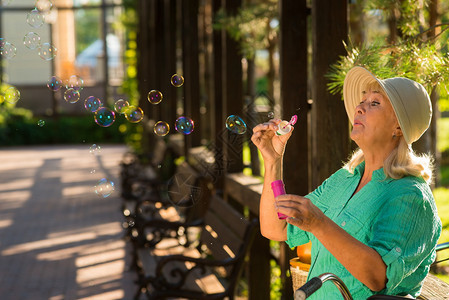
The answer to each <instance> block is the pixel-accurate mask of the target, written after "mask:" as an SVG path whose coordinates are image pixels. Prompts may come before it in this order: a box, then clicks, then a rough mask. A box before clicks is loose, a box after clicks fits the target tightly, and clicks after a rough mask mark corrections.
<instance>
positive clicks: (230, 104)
mask: <svg viewBox="0 0 449 300" xmlns="http://www.w3.org/2000/svg"><path fill="white" fill-rule="evenodd" d="M241 5H242V1H241V0H232V1H231V0H226V1H225V8H226V12H227V13H228V14H229V15H232V14H236V13H237V12H238V9H239V8H240V7H241ZM239 49H240V47H239V44H238V42H237V41H235V40H234V39H233V38H232V37H231V36H230V35H229V34H228V33H225V35H224V53H223V57H222V58H223V65H222V68H223V71H224V74H223V91H222V92H223V107H222V109H223V111H222V112H223V114H224V118H225V119H226V118H227V117H228V116H229V115H239V116H240V117H243V83H242V61H241V60H242V56H241V54H240V50H239ZM221 126H222V128H224V126H225V124H224V123H223V124H222V125H221ZM243 137H244V136H243V135H237V134H235V133H231V132H226V134H225V137H224V138H225V141H224V145H223V149H224V154H225V166H226V170H227V172H230V173H233V172H241V171H242V170H243Z"/></svg>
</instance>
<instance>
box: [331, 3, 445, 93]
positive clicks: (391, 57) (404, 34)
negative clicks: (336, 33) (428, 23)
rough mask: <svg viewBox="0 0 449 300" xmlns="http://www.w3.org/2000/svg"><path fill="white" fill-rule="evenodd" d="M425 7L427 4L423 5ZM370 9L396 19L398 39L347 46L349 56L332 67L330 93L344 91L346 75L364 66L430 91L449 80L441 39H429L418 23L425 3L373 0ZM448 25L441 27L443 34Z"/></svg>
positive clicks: (374, 71) (381, 76)
mask: <svg viewBox="0 0 449 300" xmlns="http://www.w3.org/2000/svg"><path fill="white" fill-rule="evenodd" d="M424 3H425V2H424ZM367 9H377V10H380V11H382V12H383V13H384V15H385V17H386V18H391V17H394V18H396V19H397V22H398V30H399V33H400V34H399V36H400V37H399V38H398V40H397V41H396V42H395V43H394V44H388V43H386V42H385V39H383V40H381V39H379V40H378V41H377V42H375V43H373V44H370V45H362V46H355V45H352V44H351V43H349V44H348V45H347V44H345V48H346V52H347V55H346V56H342V57H340V59H339V60H338V61H337V62H336V63H335V64H333V65H332V66H331V67H330V71H329V73H328V75H327V76H328V78H329V80H330V83H329V85H328V88H329V91H330V92H331V93H333V94H337V93H339V92H341V91H342V88H343V82H344V78H345V76H346V73H347V72H348V71H349V70H350V69H351V68H352V67H354V66H363V67H365V68H367V69H368V70H370V71H371V72H372V73H374V74H376V76H378V77H379V78H381V79H383V78H388V77H394V76H404V77H408V78H410V79H413V80H415V81H417V82H420V83H421V84H423V85H424V86H425V87H426V89H427V90H428V91H431V90H432V88H434V87H435V86H437V85H438V84H440V83H444V82H446V81H447V80H448V79H449V72H448V71H449V58H448V56H447V54H446V53H445V51H442V50H443V46H442V45H441V44H440V43H439V40H438V37H441V35H439V36H437V37H436V38H432V39H430V38H429V37H428V33H429V31H430V30H425V31H423V30H422V25H423V24H420V23H419V21H418V20H420V19H422V18H419V14H420V13H422V9H423V2H420V1H412V0H404V1H397V0H371V1H367ZM447 25H448V24H439V26H438V27H440V28H441V30H442V31H443V32H444V31H446V29H448V28H449V27H448V26H447Z"/></svg>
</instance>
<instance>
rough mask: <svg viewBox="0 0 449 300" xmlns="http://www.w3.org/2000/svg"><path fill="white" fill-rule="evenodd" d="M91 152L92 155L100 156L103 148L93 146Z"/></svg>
mask: <svg viewBox="0 0 449 300" xmlns="http://www.w3.org/2000/svg"><path fill="white" fill-rule="evenodd" d="M89 152H90V154H92V155H98V154H100V152H101V147H100V145H97V144H93V145H92V146H90V148H89Z"/></svg>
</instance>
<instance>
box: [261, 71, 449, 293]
mask: <svg viewBox="0 0 449 300" xmlns="http://www.w3.org/2000/svg"><path fill="white" fill-rule="evenodd" d="M343 95H344V103H345V108H346V112H347V113H348V117H349V119H350V121H351V123H352V125H353V128H352V132H351V139H352V140H354V141H355V142H356V143H357V145H358V147H359V149H358V150H357V151H356V152H355V153H354V154H353V156H352V157H351V158H350V159H349V161H348V162H347V163H346V164H345V166H343V168H341V169H340V170H338V171H337V172H336V173H334V174H333V175H332V176H331V177H329V178H328V179H327V180H326V181H324V182H323V183H322V184H321V185H320V186H319V187H318V188H317V189H316V190H314V191H313V192H311V193H310V194H308V195H306V196H305V197H302V196H298V195H290V194H286V195H281V196H278V197H277V198H276V199H275V198H274V196H273V192H272V190H271V186H270V185H271V182H273V181H275V180H279V179H282V158H283V154H284V150H285V146H286V144H287V141H288V139H289V138H290V136H291V134H292V133H289V134H287V135H281V136H278V135H276V134H275V131H276V130H277V129H278V128H277V127H278V125H279V123H280V120H271V121H270V122H268V123H264V124H260V125H258V126H256V127H255V128H254V129H253V136H252V141H253V143H254V144H255V145H256V146H257V147H258V149H259V150H260V152H261V154H262V156H263V159H264V163H265V178H264V188H263V192H262V196H261V202H260V222H261V232H262V234H263V235H264V236H265V237H266V238H268V239H272V240H276V241H286V242H287V244H288V245H289V246H290V247H295V246H298V245H301V244H305V243H307V242H308V241H312V262H311V268H310V272H309V278H311V277H315V276H318V275H320V274H322V273H326V272H330V273H334V274H335V275H337V276H338V277H340V278H341V279H342V280H343V281H344V283H345V284H346V285H347V287H348V288H349V290H350V292H351V294H352V296H353V298H354V299H366V298H368V297H370V296H371V295H374V294H387V295H411V296H413V297H416V296H418V295H419V293H420V290H421V287H422V283H423V280H424V278H425V277H426V275H427V273H428V272H429V268H430V264H431V263H432V262H433V261H434V259H435V246H436V243H437V240H438V238H439V236H440V233H441V221H440V219H439V217H438V214H437V209H436V206H435V201H434V198H433V195H432V192H431V190H430V187H429V183H430V181H431V180H432V169H431V159H430V157H428V156H417V155H415V153H414V152H413V150H412V148H411V144H412V143H413V142H415V141H416V140H418V139H419V137H420V136H421V135H422V134H423V133H424V132H425V131H426V130H427V128H428V126H429V124H430V119H431V115H432V109H431V104H430V99H429V95H428V94H427V92H426V91H425V89H424V88H423V87H422V85H420V84H419V83H417V82H414V81H412V80H409V79H407V78H402V77H395V78H390V79H386V80H380V79H377V78H376V77H375V76H374V75H373V74H371V73H370V72H369V71H367V70H366V69H364V68H362V67H355V68H353V69H351V70H350V71H349V72H348V74H347V76H346V78H345V82H344V88H343ZM287 190H288V187H287ZM277 213H281V214H284V215H287V216H289V217H288V218H287V219H279V218H278V215H277ZM338 298H341V294H340V292H339V291H338V289H337V288H336V287H335V286H334V285H332V284H327V285H323V287H322V288H320V289H319V290H318V291H317V292H316V293H314V294H313V295H312V296H311V297H310V299H338Z"/></svg>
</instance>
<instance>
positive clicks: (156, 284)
mask: <svg viewBox="0 0 449 300" xmlns="http://www.w3.org/2000/svg"><path fill="white" fill-rule="evenodd" d="M150 224H151V222H149V223H148V225H150ZM152 225H155V226H161V222H155V224H152ZM183 226H186V225H183ZM184 228H186V227H184ZM196 228H200V232H199V233H198V236H197V237H199V240H198V241H197V244H196V245H189V246H182V245H179V243H178V241H177V240H176V239H173V240H170V239H164V240H162V241H161V242H160V243H158V244H157V245H156V246H155V247H141V248H139V249H138V250H137V255H138V265H139V280H138V285H139V286H138V289H137V292H136V295H135V299H138V298H139V297H140V295H141V293H142V292H143V293H145V294H146V296H147V297H148V299H170V298H187V299H223V298H225V297H228V298H229V299H234V294H235V291H236V287H237V283H238V281H239V278H240V275H241V273H242V271H243V267H244V262H245V257H246V255H247V254H248V251H249V249H250V247H251V244H252V241H253V239H254V236H255V234H256V232H257V230H258V220H257V219H253V220H251V221H248V220H247V219H246V218H245V217H244V216H243V215H241V214H240V213H239V212H237V211H236V210H235V209H234V208H233V207H231V206H230V205H229V204H228V203H227V202H225V201H224V200H223V199H221V198H220V197H218V196H217V195H214V196H212V197H211V201H210V204H209V209H208V210H207V212H206V214H205V216H204V223H202V224H201V226H200V227H196ZM186 229H189V228H188V227H187V228H186Z"/></svg>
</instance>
